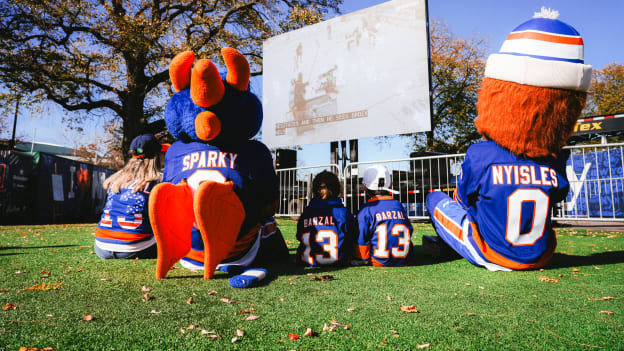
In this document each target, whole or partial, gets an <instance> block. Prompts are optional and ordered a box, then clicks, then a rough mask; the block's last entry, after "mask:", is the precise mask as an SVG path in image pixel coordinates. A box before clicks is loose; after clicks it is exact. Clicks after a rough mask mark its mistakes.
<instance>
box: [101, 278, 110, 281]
mask: <svg viewBox="0 0 624 351" xmlns="http://www.w3.org/2000/svg"><path fill="white" fill-rule="evenodd" d="M100 280H101V281H103V282H107V281H109V280H110V279H108V278H102V279H100Z"/></svg>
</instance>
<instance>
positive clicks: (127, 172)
mask: <svg viewBox="0 0 624 351" xmlns="http://www.w3.org/2000/svg"><path fill="white" fill-rule="evenodd" d="M153 181H158V182H160V181H162V172H161V171H160V161H159V159H158V157H154V158H134V157H133V158H131V159H130V160H128V163H126V165H125V166H124V167H123V168H122V169H120V170H119V171H117V173H115V174H113V175H112V176H110V177H108V178H107V179H106V180H105V181H104V189H106V190H109V189H110V190H112V191H113V192H115V193H119V192H120V191H121V188H129V187H130V186H133V185H137V184H141V183H149V182H153ZM135 191H137V190H136V189H135Z"/></svg>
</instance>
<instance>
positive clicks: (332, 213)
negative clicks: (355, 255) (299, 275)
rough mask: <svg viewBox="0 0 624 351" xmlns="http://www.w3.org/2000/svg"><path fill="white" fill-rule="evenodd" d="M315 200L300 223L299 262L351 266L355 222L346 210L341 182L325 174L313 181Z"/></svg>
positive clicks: (305, 211) (329, 173)
mask: <svg viewBox="0 0 624 351" xmlns="http://www.w3.org/2000/svg"><path fill="white" fill-rule="evenodd" d="M312 193H313V198H312V200H311V201H310V204H309V205H308V207H306V208H305V209H304V210H303V213H302V214H301V216H300V217H299V221H298V223H297V240H299V242H300V244H299V248H298V249H297V263H300V264H304V265H307V266H311V267H313V266H331V265H345V264H348V262H349V259H350V254H351V251H352V250H353V245H354V243H355V237H356V235H357V227H356V225H355V219H354V217H353V215H352V214H351V212H349V210H348V209H347V208H346V207H344V205H343V204H342V200H341V199H340V198H339V197H338V196H340V181H339V180H338V177H337V176H336V175H335V174H333V173H331V172H328V171H323V172H321V173H319V174H317V175H316V177H314V180H313V181H312Z"/></svg>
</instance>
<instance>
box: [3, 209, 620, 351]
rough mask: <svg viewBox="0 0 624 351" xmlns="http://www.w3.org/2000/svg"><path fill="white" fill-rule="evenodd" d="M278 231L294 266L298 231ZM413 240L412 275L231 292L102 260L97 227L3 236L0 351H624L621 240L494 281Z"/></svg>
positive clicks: (563, 253)
mask: <svg viewBox="0 0 624 351" xmlns="http://www.w3.org/2000/svg"><path fill="white" fill-rule="evenodd" d="M279 223H280V227H281V230H282V232H283V233H284V236H285V238H286V240H287V243H288V245H289V247H290V248H291V254H294V249H295V247H296V246H297V242H296V240H295V237H294V235H295V222H293V221H288V220H280V221H279ZM414 227H415V235H414V238H413V241H414V244H415V246H416V251H417V254H418V256H419V258H418V261H417V264H416V265H414V266H411V267H401V268H378V267H352V268H343V269H314V268H302V267H298V266H295V265H294V264H291V263H288V264H284V263H282V264H279V265H274V266H272V267H269V270H270V272H271V276H270V277H269V279H266V280H265V282H264V284H263V285H261V286H260V287H257V288H253V289H235V288H232V287H230V286H229V285H228V276H227V275H226V274H225V273H222V272H217V274H216V276H215V278H214V279H213V280H208V281H205V280H203V279H202V274H201V272H191V271H189V270H186V269H183V268H180V267H179V265H176V267H177V269H174V270H172V271H171V272H170V273H169V275H168V276H167V278H166V279H163V280H156V279H155V278H154V269H155V262H154V261H152V260H130V261H128V260H117V261H111V260H109V261H104V260H101V259H99V258H98V257H97V256H96V255H95V254H94V253H93V240H94V239H93V233H94V231H95V228H96V226H95V225H51V226H0V305H1V306H2V307H3V308H2V310H0V349H1V350H18V349H20V347H28V348H39V349H42V348H46V347H48V348H53V349H55V350H73V349H76V350H226V349H234V350H239V349H240V350H414V349H426V350H450V349H454V350H471V349H474V350H500V349H514V350H591V349H606V350H622V349H624V275H623V272H622V269H623V268H624V233H621V232H604V231H586V230H576V229H571V228H559V229H558V238H559V246H558V248H557V253H556V254H555V257H554V258H553V259H552V260H551V262H550V263H549V264H548V266H547V267H546V269H544V270H539V271H537V270H536V271H527V272H488V271H486V270H485V269H479V268H476V267H473V266H472V265H470V264H469V263H468V262H467V261H465V260H452V261H446V262H439V261H434V260H431V259H429V258H426V257H423V256H422V255H421V237H422V235H433V234H434V233H433V229H432V228H431V225H429V224H415V225H414ZM330 275H331V276H330ZM332 277H333V279H331V278H332ZM321 278H323V279H321ZM28 288H29V290H24V289H28ZM191 300H192V301H191ZM402 306H405V307H411V309H412V310H414V309H415V310H417V311H418V312H413V313H410V312H406V311H403V310H402V308H401V307H402ZM404 309H405V308H404ZM324 327H325V330H324ZM308 328H310V329H311V330H312V331H313V335H312V336H304V334H305V333H306V330H307V329H308ZM237 333H238V334H237ZM291 334H297V336H298V338H297V339H295V340H291V339H290V338H289V336H290V335H291ZM241 335H242V336H241ZM234 338H236V339H234ZM233 339H234V341H233Z"/></svg>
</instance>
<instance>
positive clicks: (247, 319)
mask: <svg viewBox="0 0 624 351" xmlns="http://www.w3.org/2000/svg"><path fill="white" fill-rule="evenodd" d="M258 318H260V317H258V316H256V315H255V314H250V315H249V316H248V317H247V318H245V320H246V321H255V320H256V319H258Z"/></svg>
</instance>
